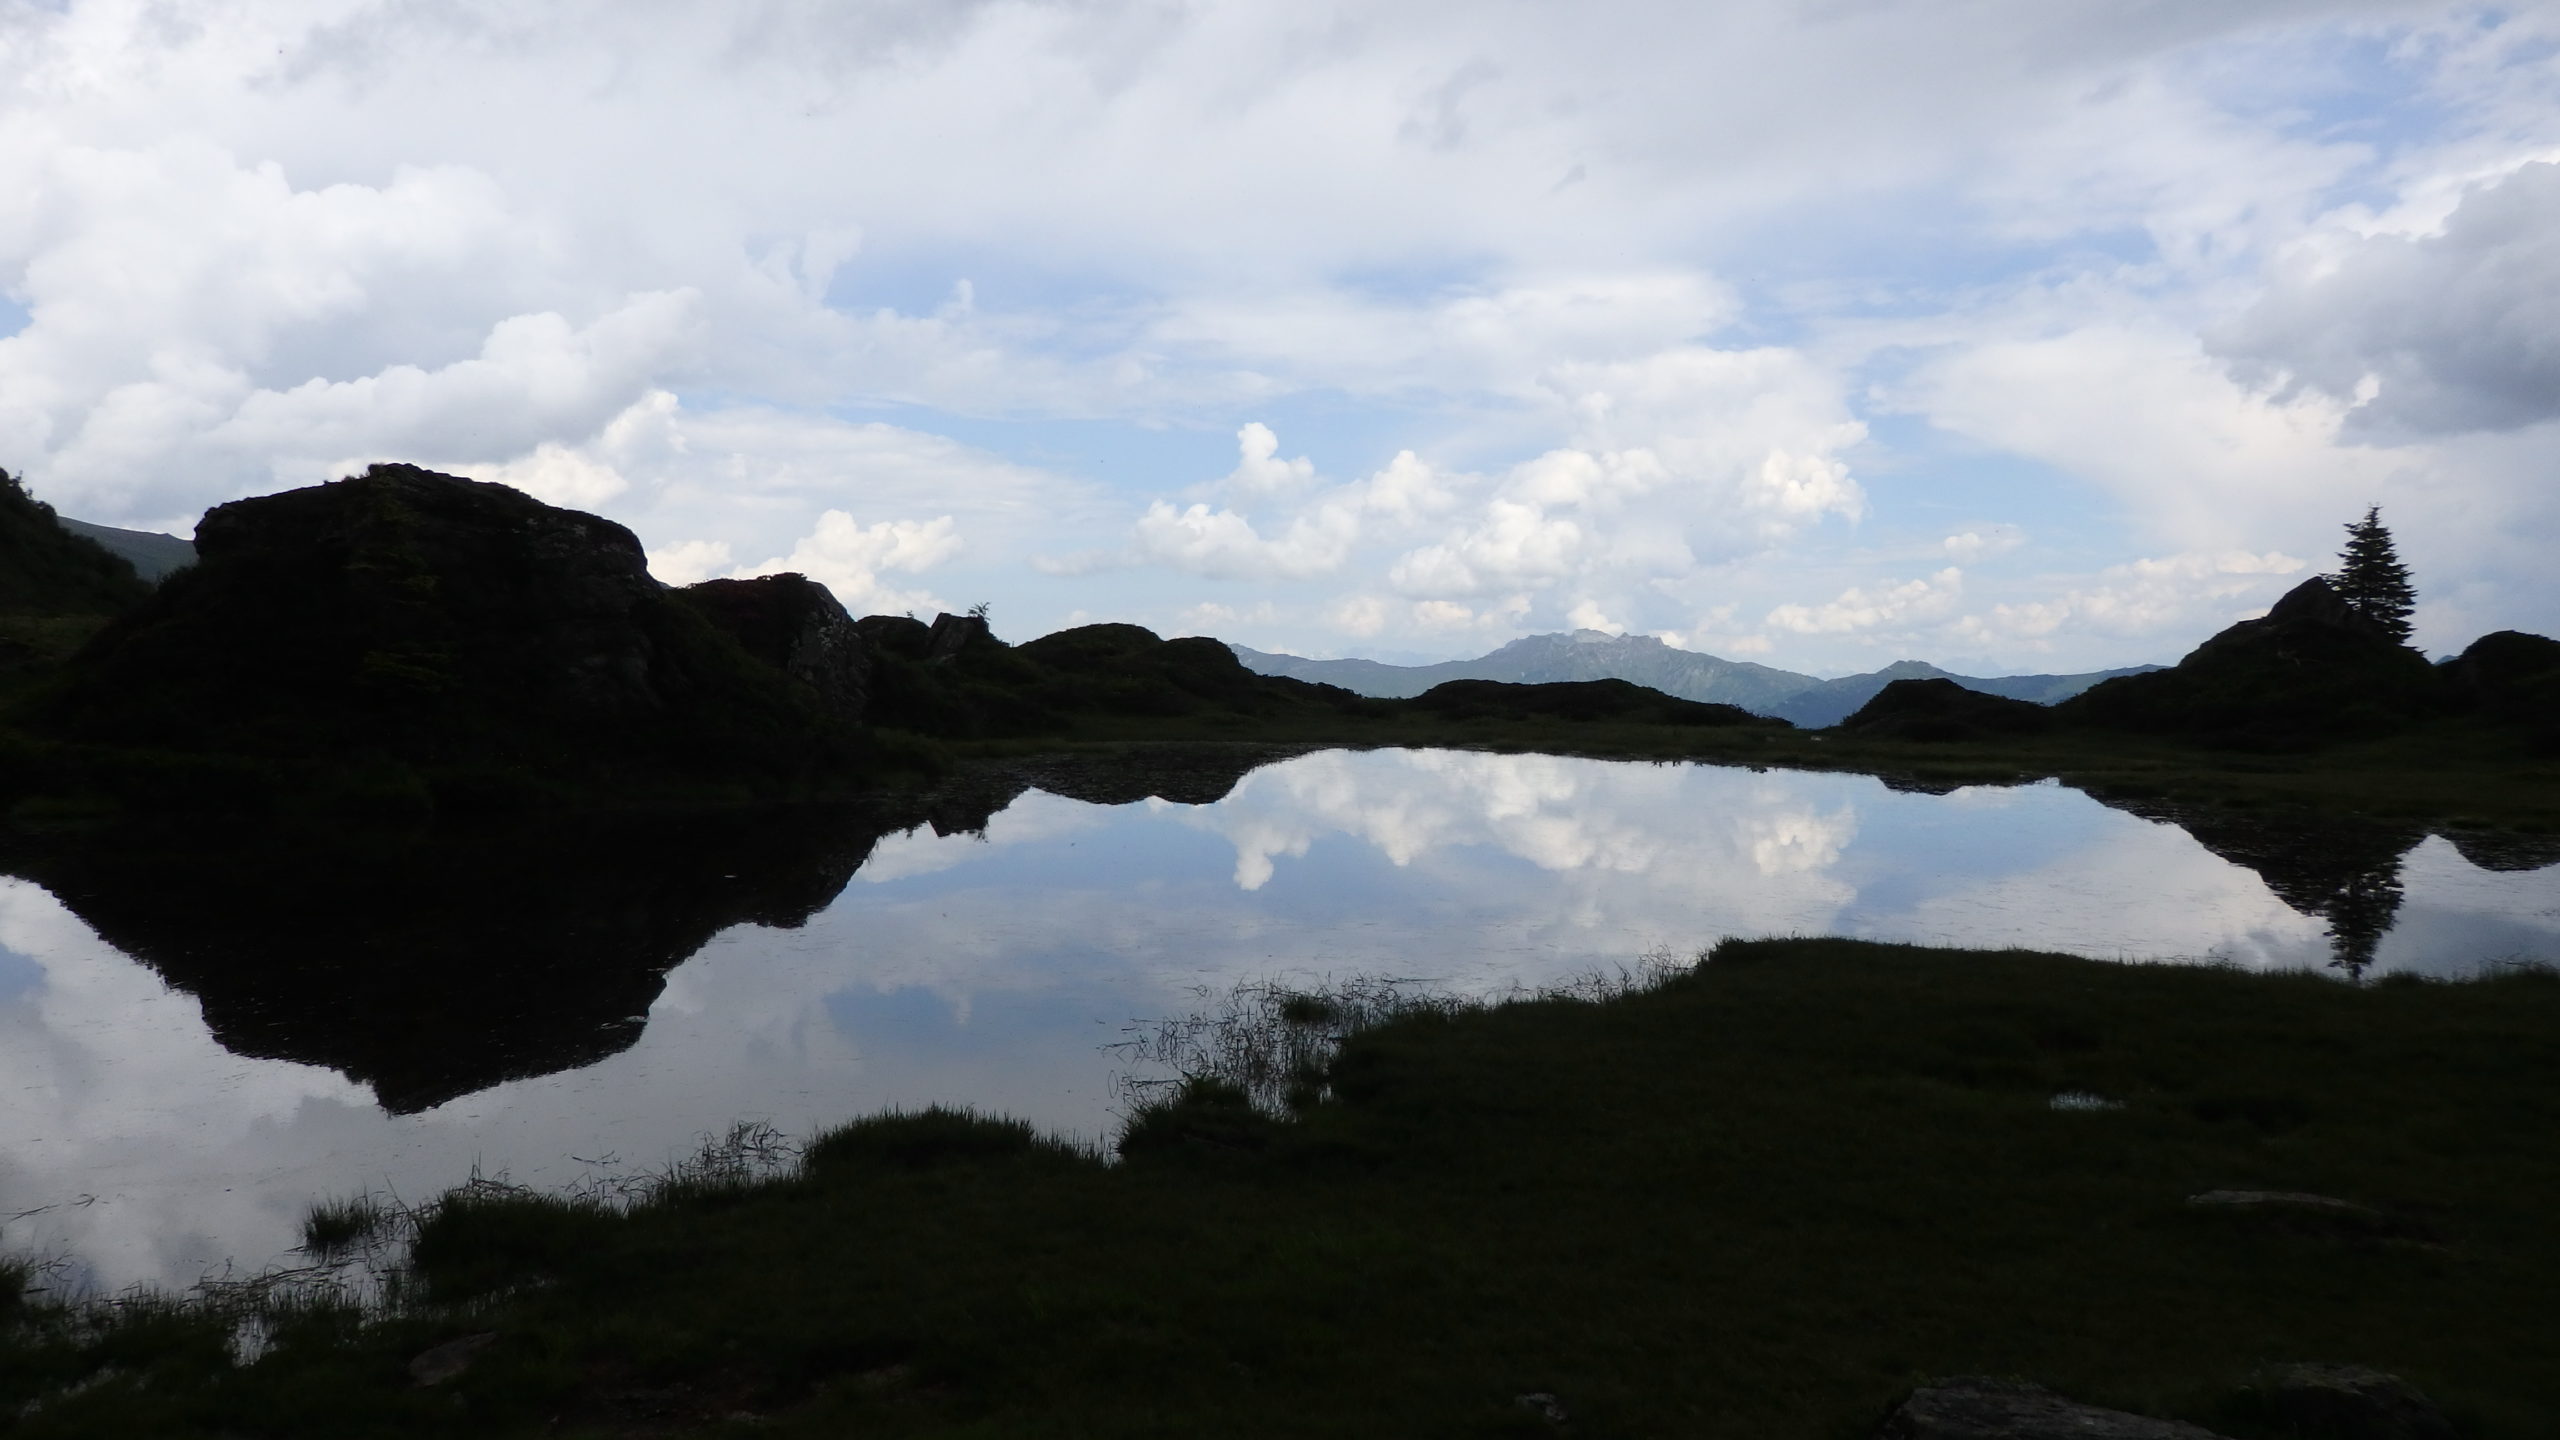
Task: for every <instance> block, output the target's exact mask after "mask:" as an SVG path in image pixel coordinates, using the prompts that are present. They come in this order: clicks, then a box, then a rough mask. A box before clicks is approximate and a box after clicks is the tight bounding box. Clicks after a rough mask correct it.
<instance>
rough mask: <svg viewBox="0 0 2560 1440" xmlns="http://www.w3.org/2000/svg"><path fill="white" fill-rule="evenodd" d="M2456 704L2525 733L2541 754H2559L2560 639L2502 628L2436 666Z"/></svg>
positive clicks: (2450, 697) (2535, 750)
mask: <svg viewBox="0 0 2560 1440" xmlns="http://www.w3.org/2000/svg"><path fill="white" fill-rule="evenodd" d="M2437 673H2438V674H2440V675H2441V676H2442V677H2443V678H2444V682H2445V689H2446V691H2447V692H2448V696H2449V699H2450V700H2451V702H2452V703H2453V704H2456V705H2459V706H2461V707H2463V708H2465V709H2468V710H2470V711H2472V712H2473V713H2475V714H2478V715H2480V716H2481V717H2482V718H2484V719H2487V720H2489V721H2490V722H2492V723H2494V724H2501V725H2509V726H2514V727H2516V728H2518V729H2521V730H2523V731H2524V732H2525V736H2526V743H2527V744H2528V746H2529V747H2530V748H2531V749H2532V750H2533V751H2534V753H2536V754H2540V755H2560V640H2551V639H2547V638H2545V637H2543V636H2540V635H2528V634H2525V633H2524V632H2522V631H2519V630H2499V631H2495V632H2493V633H2491V634H2487V635H2483V636H2481V637H2480V638H2479V639H2477V640H2474V641H2472V642H2471V644H2470V647H2469V648H2467V649H2465V650H2464V651H2463V652H2462V653H2461V654H2459V655H2456V656H2455V657H2453V658H2452V659H2450V660H2447V661H2446V662H2444V664H2442V665H2440V666H2438V667H2437Z"/></svg>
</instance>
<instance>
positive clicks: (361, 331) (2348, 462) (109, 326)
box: [0, 0, 2560, 675]
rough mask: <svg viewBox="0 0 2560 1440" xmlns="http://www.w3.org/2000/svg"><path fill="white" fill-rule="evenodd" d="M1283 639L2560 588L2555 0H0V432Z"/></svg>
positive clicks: (2548, 610) (725, 568)
mask: <svg viewBox="0 0 2560 1440" xmlns="http://www.w3.org/2000/svg"><path fill="white" fill-rule="evenodd" d="M385 460H398V461H407V462H411V463H416V464H422V465H427V466H430V467H433V468H436V469H441V470H447V471H450V472H453V473H456V474H463V475H469V476H472V477H475V478H479V479H484V480H497V481H502V482H505V483H507V484H511V485H515V486H518V487H520V488H522V489H524V490H526V491H528V492H530V493H532V494H534V495H536V496H538V497H540V498H542V499H544V500H547V501H550V502H551V503H554V504H559V505H567V506H572V507H575V508H578V509H582V510H589V511H593V512H595V513H598V514H602V515H605V516H608V517H610V518H612V519H614V520H617V521H619V522H621V523H622V524H624V525H626V526H628V527H630V528H631V529H632V530H633V531H634V532H635V533H636V534H637V535H638V536H639V538H640V540H641V541H642V543H643V545H644V546H645V547H646V548H647V550H648V552H649V554H650V559H651V566H652V569H653V571H654V572H655V573H656V574H657V575H658V576H659V577H660V578H661V579H663V580H666V581H668V582H670V583H675V584H684V583H691V582H694V581H698V580H702V579H706V578H710V577H713V576H719V575H729V574H759V573H769V572H771V571H775V570H798V571H801V572H804V573H807V574H809V575H811V576H814V577H815V578H817V579H820V580H822V581H824V582H825V583H826V584H828V585H829V586H830V587H832V588H833V589H834V591H835V593H836V594H837V596H838V598H840V599H841V600H842V601H843V602H844V603H845V605H846V606H847V607H848V608H849V609H851V610H853V611H854V612H855V613H857V614H861V613H873V612H892V613H894V612H899V611H914V612H915V613H918V614H920V615H924V616H928V617H929V616H930V615H932V614H933V613H934V612H936V611H937V610H943V609H951V610H957V609H961V608H964V607H967V606H970V605H973V604H985V605H987V606H989V607H990V610H991V616H992V619H993V621H994V623H995V627H996V630H997V632H998V633H999V634H1001V635H1004V636H1006V637H1007V638H1010V639H1016V640H1020V639H1028V638H1031V637H1032V636H1035V635H1039V634H1043V633H1046V632H1048V631H1050V630H1054V629H1057V628H1060V627H1062V626H1066V625H1072V624H1080V623H1086V622H1089V621H1096V620H1116V621H1130V622H1135V623H1138V624H1144V625H1147V626H1149V627H1151V628H1153V629H1156V630H1158V631H1160V632H1162V633H1165V634H1168V635H1171V634H1213V635H1216V636H1219V637H1221V638H1224V639H1229V640H1233V641H1236V642H1239V643H1242V644H1246V645H1252V646H1255V647H1258V648H1262V649H1269V650H1285V651H1289V652H1293V653H1297V654H1303V655H1314V656H1334V655H1366V656H1373V657H1377V658H1382V659H1389V660H1401V661H1415V660H1429V659H1441V658H1449V657H1455V656H1464V655H1474V654H1480V653H1483V652H1484V651H1487V650H1490V649H1492V648H1494V647H1495V646H1497V645H1499V644H1501V643H1503V642H1505V641H1508V640H1510V639H1513V638H1516V637H1518V636H1521V635H1526V634H1535V633H1542V632H1546V631H1554V630H1563V629H1571V628H1590V629H1597V630H1604V631H1610V632H1615V633H1632V634H1650V635H1657V636H1660V637H1661V638H1662V639H1663V640H1665V641H1666V642H1668V643H1670V644H1673V645H1678V646H1682V647H1685V648H1689V649H1694V650H1703V651H1707V652H1710V653H1714V654H1719V655H1724V656H1728V657H1732V658H1738V659H1751V660H1757V661H1761V662H1763V663H1768V664H1774V665H1781V666H1785V667H1788V668H1791V669H1797V670H1803V671H1808V672H1811V673H1816V674H1826V675H1828V674H1839V673H1844V672H1848V671H1857V670H1867V669H1872V668H1875V667H1876V666H1878V665H1881V664H1883V663H1886V662H1888V661H1891V660H1894V659H1899V658H1905V657H1911V658H1920V659H1927V660H1932V661H1935V662H1937V663H1940V664H1943V665H1947V666H1949V667H1950V668H1954V669H1959V670H1967V671H1972V672H1975V673H2006V672H2020V671H2075V670H2086V669H2094V668H2100V667H2106V666H2115V665H2127V664H2136V663H2144V662H2165V661H2172V660H2175V659H2176V658H2177V657H2178V656H2179V655H2180V654H2182V653H2184V652H2185V651H2186V650H2187V649H2189V648H2191V647H2192V646H2193V645H2194V644H2195V643H2196V641H2198V640H2200V639H2201V638H2203V637H2204V636H2205V635H2207V634H2209V633H2211V632H2212V631H2214V630H2216V629H2219V628H2221V627H2222V626H2224V625H2227V624H2229V623H2231V622H2232V621H2234V620H2236V619H2239V618H2243V617H2245V616H2248V615H2251V614H2255V613H2258V612H2260V611H2262V610H2263V609H2264V608H2265V607H2266V606H2267V605H2268V604H2269V603H2270V602H2272V600H2273V599H2274V598H2275V597H2276V596H2277V595H2280V594H2281V593H2283V591H2284V590H2285V589H2287V588H2289V587H2290V586H2292V585H2294V584H2296V583H2299V582H2300V581H2301V580H2302V579H2303V578H2305V577H2307V576H2309V575H2311V574H2315V573H2318V572H2320V571H2321V570H2323V569H2326V568H2328V567H2330V566H2332V565H2334V563H2335V556H2336V552H2337V550H2338V548H2339V546H2340V544H2341V543H2342V542H2343V538H2344V537H2343V526H2344V525H2345V524H2346V522H2348V521H2350V520H2353V519H2356V518H2358V517H2359V516H2361V515H2362V514H2363V513H2364V511H2365V509H2366V507H2367V506H2371V505H2378V506H2380V507H2381V509H2382V516H2383V520H2384V522H2385V523H2386V524H2387V525H2389V526H2390V528H2391V530H2392V532H2393V534H2394V535H2395V537H2396V538H2397V540H2398V542H2399V547H2400V552H2401V555H2402V558H2403V559H2404V560H2406V561H2407V562H2408V563H2409V565H2410V567H2411V570H2412V572H2413V576H2414V579H2415V581H2416V583H2417V586H2418V591H2419V597H2420V599H2419V607H2418V612H2417V616H2416V621H2417V642H2418V643H2419V644H2420V645H2421V646H2422V647H2423V648H2425V649H2427V650H2428V651H2429V652H2430V653H2435V654H2443V653H2448V652H2450V651H2453V650H2457V649H2459V648H2460V647H2461V646H2462V645H2464V644H2465V643H2467V642H2468V641H2469V640H2470V639H2472V638H2473V637H2474V636H2477V635H2479V634H2481V633H2484V632H2486V631H2490V630H2496V629H2507V628H2513V629H2524V630H2532V631H2537V632H2540V633H2551V632H2553V631H2554V630H2555V628H2560V613H2555V612H2560V567H2554V566H2553V565H2551V564H2550V563H2549V560H2548V556H2549V555H2550V554H2551V552H2552V550H2553V548H2554V547H2553V542H2554V539H2555V537H2560V486H2555V483H2554V480H2555V470H2556V469H2560V464H2555V462H2560V3H2542V4H2513V5H2504V6H2490V7H2481V6H2470V5H2448V4H2431V3H2400V0H2144V3H2138V4H2129V3H2125V0H1796V3H1775V0H1721V3H1718V4H1714V5H1699V4H1694V3H1667V0H1666V3H1652V0H1614V3H1612V0H1594V3H1585V4H1579V5H1572V6H1565V5H1557V4H1552V3H1513V0H1466V3H1438V0H1396V3H1378V0H1366V3H1357V4H1335V3H1328V0H1287V3H1258V0H1237V3H1201V4H1183V3H1149V0H1057V3H1019V0H876V3H848V0H740V3H736V4H728V5H717V6H705V5H696V4H675V3H662V0H610V3H601V0H600V3H584V0H562V3H556V4H547V5H542V6H526V5H521V4H513V3H497V0H489V3H481V0H370V3H367V0H257V3H247V0H221V3H214V0H101V3H91V0H62V3H47V0H0V468H6V469H8V470H10V471H12V472H15V473H21V474H23V475H24V476H25V477H26V478H27V480H28V482H29V485H30V487H31V488H32V489H33V490H34V491H35V492H36V494H37V495H38V496H40V497H41V498H44V499H47V500H50V501H52V502H53V503H54V504H55V506H56V507H57V508H58V509H60V510H61V511H62V512H63V513H65V514H68V515H73V516H78V517H80V518H83V519H88V520H93V521H98V522H101V523H106V524H113V525H123V526H131V527H137V528H147V529H162V530H169V531H172V532H174V533H178V534H185V533H188V531H189V530H190V529H191V527H192V526H193V524H194V523H195V520H196V517H197V516H198V515H200V514H201V513H202V512H203V510H204V509H205V508H206V507H208V506H211V505H215V504H219V503H222V502H224V501H228V500H233V499H238V498H241V497H244V496H251V495H259V494H265V493H270V492H273V491H276V490H281V489H288V488H292V487H296V486H301V485H309V484H315V483H319V482H321V481H324V480H327V479H330V478H333V477H336V476H340V475H345V474H349V473H355V472H358V471H361V470H362V468H363V467H364V466H365V465H367V464H369V463H373V462H376V461H385Z"/></svg>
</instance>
